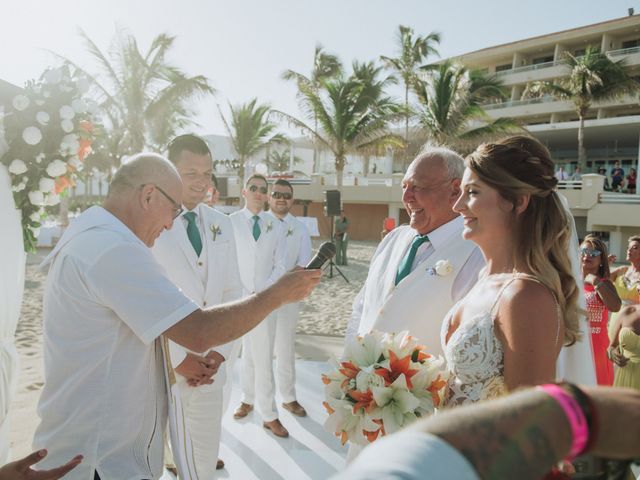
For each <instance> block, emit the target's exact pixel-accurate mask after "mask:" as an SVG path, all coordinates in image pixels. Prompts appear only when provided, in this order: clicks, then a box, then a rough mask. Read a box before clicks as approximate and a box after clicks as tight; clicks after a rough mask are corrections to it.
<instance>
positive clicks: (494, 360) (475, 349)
mask: <svg viewBox="0 0 640 480" xmlns="http://www.w3.org/2000/svg"><path fill="white" fill-rule="evenodd" d="M517 278H524V279H529V280H533V281H537V282H538V283H540V282H539V281H538V280H537V279H535V278H534V277H531V276H527V275H523V274H519V275H517V276H514V277H513V278H511V279H510V280H508V281H506V282H505V284H504V285H503V286H502V288H501V289H500V291H499V292H498V295H497V297H496V299H495V301H494V303H493V306H492V307H491V310H490V311H488V312H481V313H479V314H477V315H474V316H472V317H470V318H468V319H466V320H464V321H462V322H461V323H460V325H459V326H458V328H457V329H456V330H455V331H454V332H453V333H452V334H451V337H450V338H449V342H448V343H447V342H446V338H447V334H448V333H449V329H450V325H451V318H452V316H453V315H452V314H453V312H455V311H456V309H457V304H456V305H454V307H453V308H452V309H451V310H450V311H449V314H448V315H447V317H446V319H445V321H444V322H442V330H441V333H440V339H441V341H442V347H443V351H444V357H445V360H446V361H447V368H448V369H449V373H450V377H449V380H448V382H447V386H446V393H445V401H444V404H445V406H446V407H452V406H457V405H465V404H471V403H476V402H479V401H482V400H486V399H489V398H494V397H499V396H502V395H505V394H506V393H507V387H506V384H505V381H504V349H503V345H502V342H501V341H500V340H499V339H498V337H497V336H496V335H495V326H494V320H495V315H496V309H497V306H498V304H499V301H500V297H501V296H502V293H503V292H504V290H505V289H506V288H507V287H508V286H509V285H510V284H511V282H513V281H514V280H515V279H517ZM559 332H560V323H558V334H557V335H556V343H557V341H558V338H557V337H558V335H559Z"/></svg>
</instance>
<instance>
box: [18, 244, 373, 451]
mask: <svg viewBox="0 0 640 480" xmlns="http://www.w3.org/2000/svg"><path fill="white" fill-rule="evenodd" d="M319 243H320V242H318V241H314V249H317V247H318V245H319ZM375 247H376V243H373V242H351V243H350V245H349V251H348V257H349V265H347V266H341V267H340V270H341V271H342V273H343V274H344V275H345V277H346V278H347V279H348V280H349V283H347V282H346V281H345V280H343V278H342V277H341V276H340V274H339V273H338V272H337V270H335V269H334V271H333V278H330V277H329V270H326V272H325V275H324V277H323V279H322V282H321V284H320V286H319V287H318V288H316V290H315V291H314V292H313V293H312V294H311V296H310V297H309V298H308V299H307V300H305V301H304V302H303V304H302V309H301V318H300V322H299V324H298V334H299V335H298V338H297V340H296V350H297V354H298V356H299V357H300V358H305V359H321V358H323V356H324V358H325V359H326V358H327V357H328V356H329V353H335V351H336V349H339V348H340V345H341V338H342V337H343V336H344V331H345V328H346V325H347V322H348V319H349V314H350V312H351V304H352V302H353V299H354V297H355V296H356V294H357V293H358V291H359V290H360V288H361V287H362V284H363V283H364V280H365V278H366V276H367V271H368V268H369V260H370V258H371V256H372V255H373V252H374V250H375ZM47 253H48V250H45V249H41V250H39V251H38V253H37V254H34V255H29V257H28V259H27V267H26V274H25V290H24V298H23V302H22V310H21V314H20V321H19V323H18V328H17V331H16V346H17V348H18V352H19V353H20V360H21V372H20V376H19V378H18V387H17V391H16V393H15V395H14V397H13V401H12V404H11V410H10V416H11V420H10V421H11V436H10V438H11V456H12V458H19V457H22V456H24V455H26V454H28V453H29V452H31V440H32V438H33V433H34V431H35V428H36V426H37V424H38V417H37V414H36V405H37V402H38V398H39V396H40V390H41V389H42V385H43V382H44V372H43V362H42V294H43V289H44V283H45V279H46V275H45V274H44V273H42V272H40V271H39V270H38V268H37V264H38V263H39V262H40V261H41V260H42V259H43V258H44V256H46V254H47ZM310 335H314V336H315V335H318V336H321V337H309V336H310Z"/></svg>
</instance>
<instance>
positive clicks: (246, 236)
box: [229, 208, 286, 294]
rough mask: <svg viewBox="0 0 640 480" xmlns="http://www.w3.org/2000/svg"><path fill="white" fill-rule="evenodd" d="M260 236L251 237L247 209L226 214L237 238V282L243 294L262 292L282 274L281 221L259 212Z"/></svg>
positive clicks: (283, 260)
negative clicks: (239, 281)
mask: <svg viewBox="0 0 640 480" xmlns="http://www.w3.org/2000/svg"><path fill="white" fill-rule="evenodd" d="M258 215H259V216H260V221H259V222H260V237H259V238H258V241H256V240H254V238H253V230H252V225H253V220H252V219H251V217H252V216H253V213H251V212H250V211H249V210H248V209H246V208H243V209H242V210H240V211H238V212H234V213H232V214H231V215H229V218H230V220H231V223H232V225H233V231H234V234H235V238H236V249H237V253H238V267H239V268H240V280H241V281H242V287H243V290H244V293H245V294H252V293H256V292H261V291H262V290H264V289H266V288H267V287H269V286H271V285H273V284H274V283H275V282H276V281H277V280H278V279H279V278H280V277H281V276H282V275H283V274H284V273H285V272H286V267H285V264H284V262H285V251H286V241H285V234H286V231H285V229H284V228H283V227H282V225H281V224H282V222H280V221H279V220H276V219H275V218H274V217H273V215H271V214H269V213H267V212H260V213H259V214H258Z"/></svg>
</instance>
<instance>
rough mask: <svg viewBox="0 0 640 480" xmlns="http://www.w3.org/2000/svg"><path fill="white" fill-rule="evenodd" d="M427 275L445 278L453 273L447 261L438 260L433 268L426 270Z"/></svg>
mask: <svg viewBox="0 0 640 480" xmlns="http://www.w3.org/2000/svg"><path fill="white" fill-rule="evenodd" d="M427 273H428V274H429V275H438V276H439V277H446V276H447V275H451V274H452V273H453V265H451V262H450V261H449V260H438V261H437V262H436V263H435V265H434V266H433V267H429V268H427Z"/></svg>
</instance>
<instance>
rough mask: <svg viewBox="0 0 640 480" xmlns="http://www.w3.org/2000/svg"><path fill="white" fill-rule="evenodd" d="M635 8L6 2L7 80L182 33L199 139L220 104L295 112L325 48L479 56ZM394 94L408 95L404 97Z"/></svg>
mask: <svg viewBox="0 0 640 480" xmlns="http://www.w3.org/2000/svg"><path fill="white" fill-rule="evenodd" d="M629 7H634V8H635V9H636V12H638V13H640V2H633V1H631V0H625V1H620V0H607V1H603V0H537V1H526V0H487V1H484V2H481V1H478V0H444V1H438V2H435V1H431V0H321V1H315V2H311V1H310V0H232V1H230V0H226V1H222V0H180V1H177V0H153V1H148V0H106V1H101V2H96V1H92V0H84V1H72V0H0V8H1V11H2V12H3V14H2V16H3V20H4V21H3V27H2V29H0V60H1V62H2V67H1V68H0V78H2V79H4V80H6V81H9V82H11V83H14V84H16V85H23V84H24V83H25V81H27V80H29V79H33V78H37V77H39V75H40V74H41V73H42V71H43V70H44V69H45V68H46V67H47V66H50V65H54V64H55V62H56V60H55V58H54V57H53V56H52V55H51V54H50V53H48V52H47V49H49V50H52V51H55V52H57V53H60V54H62V55H64V56H66V57H69V58H71V59H73V60H74V61H75V62H77V63H79V64H80V65H81V66H82V67H83V68H85V69H86V70H88V71H90V72H95V71H96V64H95V63H94V62H93V61H92V59H91V58H90V57H89V56H88V55H87V53H86V52H85V50H84V46H83V44H82V42H81V39H80V37H79V35H78V30H79V29H82V30H84V31H85V32H86V33H87V34H88V35H89V36H90V37H91V39H92V40H93V41H94V42H95V43H96V44H97V45H98V46H99V47H100V48H101V49H102V50H103V51H107V50H108V48H109V45H110V43H111V40H112V38H113V36H114V34H115V32H116V29H117V28H124V29H126V30H128V31H129V32H131V33H132V34H134V35H135V37H136V38H137V40H138V43H139V45H140V47H141V50H143V51H145V50H146V49H147V48H148V46H149V44H150V42H151V40H152V39H153V37H155V36H156V35H158V34H159V33H168V34H171V35H174V36H176V41H175V47H174V48H173V50H172V51H171V52H170V55H169V57H168V59H169V60H170V61H171V62H172V63H173V64H174V65H176V66H178V67H179V68H181V69H182V70H183V71H185V72H186V73H187V74H189V75H205V76H206V77H207V78H209V80H210V82H211V85H212V86H213V87H214V88H215V89H216V91H217V93H216V95H215V97H211V98H208V99H203V100H200V101H198V102H197V103H196V104H195V105H194V107H195V109H196V110H197V111H198V116H197V118H196V121H197V122H198V123H199V124H200V126H198V127H194V128H193V131H194V132H195V133H199V134H221V135H222V134H225V129H224V125H223V123H222V121H221V119H220V115H219V113H218V109H217V107H216V105H220V107H221V108H222V110H223V112H224V113H225V114H227V113H228V103H231V104H233V105H236V104H240V103H245V102H247V101H249V100H250V99H252V98H254V97H257V98H258V101H259V102H261V103H269V104H270V105H271V106H273V107H274V108H277V109H280V110H283V111H285V112H288V113H291V114H294V115H299V114H300V113H299V110H298V108H297V103H296V88H295V85H293V84H292V83H288V82H285V81H284V80H282V79H281V74H282V72H284V71H285V70H287V69H292V70H295V71H298V72H301V73H303V74H308V73H309V72H310V70H311V64H312V61H313V51H314V47H315V45H316V44H317V43H320V44H322V45H323V46H324V47H325V49H326V50H327V51H328V52H330V53H334V54H336V55H338V56H339V57H340V59H341V60H342V61H343V63H344V64H345V65H350V64H351V62H352V61H353V60H359V61H366V60H373V59H377V58H378V57H379V56H380V55H387V56H396V53H397V50H396V48H397V47H396V39H397V32H398V26H399V25H407V26H410V27H412V28H413V29H414V30H415V32H416V34H421V35H426V34H428V33H429V32H432V31H434V32H439V33H440V34H441V35H442V41H441V44H440V46H439V52H440V56H441V57H442V58H446V57H450V56H454V55H459V54H463V53H466V52H469V51H473V50H477V49H480V48H485V47H490V46H493V45H499V44H502V43H507V42H512V41H516V40H520V39H524V38H528V37H532V36H537V35H544V34H547V33H552V32H557V31H560V30H565V29H569V28H575V27H580V26H584V25H589V24H592V23H597V22H602V21H606V20H611V19H614V18H620V17H623V16H626V15H627V9H628V8H629ZM392 94H395V95H397V96H398V97H400V96H401V92H400V90H398V91H397V92H392Z"/></svg>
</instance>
